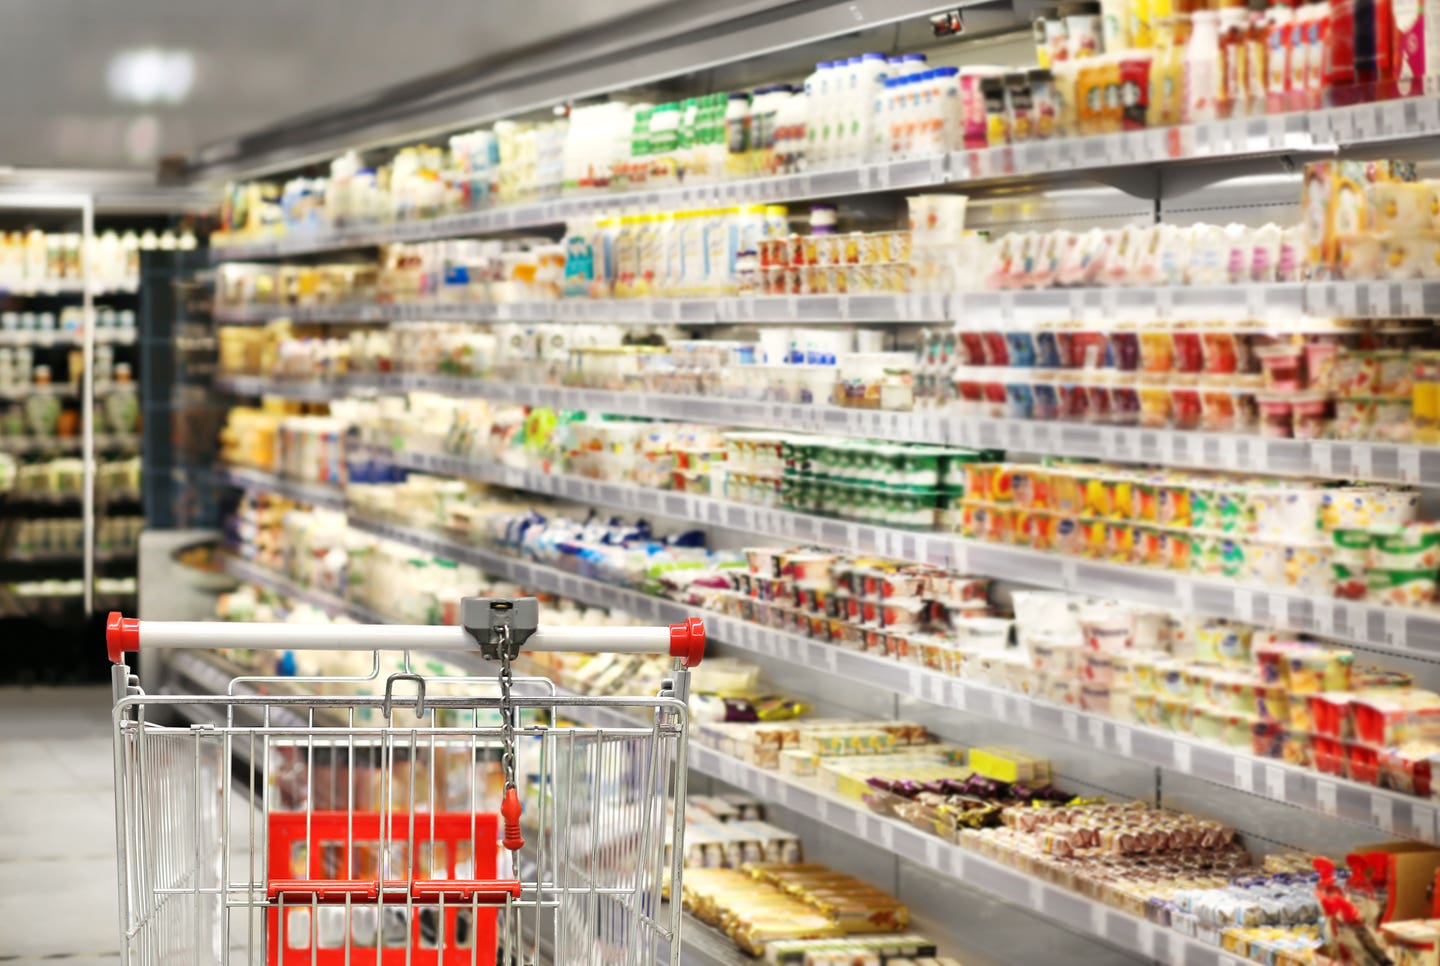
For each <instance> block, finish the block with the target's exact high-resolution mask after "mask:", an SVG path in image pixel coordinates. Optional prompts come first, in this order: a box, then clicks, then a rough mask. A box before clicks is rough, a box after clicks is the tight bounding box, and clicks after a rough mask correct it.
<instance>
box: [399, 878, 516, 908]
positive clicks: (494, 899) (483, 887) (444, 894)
mask: <svg viewBox="0 0 1440 966" xmlns="http://www.w3.org/2000/svg"><path fill="white" fill-rule="evenodd" d="M506 896H510V897H511V898H513V899H519V898H520V880H519V879H416V880H415V881H414V882H412V883H411V884H410V897H411V898H412V899H414V900H415V901H416V902H439V901H440V900H442V899H443V900H446V901H451V900H457V901H460V902H477V901H478V902H479V903H480V904H481V905H482V906H486V905H488V906H499V905H504V903H505V897H506Z"/></svg>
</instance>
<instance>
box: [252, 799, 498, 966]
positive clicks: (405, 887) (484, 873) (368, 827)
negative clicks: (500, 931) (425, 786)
mask: <svg viewBox="0 0 1440 966" xmlns="http://www.w3.org/2000/svg"><path fill="white" fill-rule="evenodd" d="M412 819H413V820H414V843H415V850H414V851H415V854H414V855H410V854H408V853H409V851H410V848H409V846H410V840H411V820H412ZM389 825H390V830H389V836H388V839H387V841H386V842H385V843H384V845H385V851H386V852H388V862H382V861H381V842H380V815H379V814H377V813H375V812H356V813H354V814H353V815H352V814H349V813H347V812H312V813H310V814H309V815H306V813H304V812H272V813H271V814H270V839H269V850H270V868H269V875H268V882H267V893H268V894H270V895H271V897H272V899H275V900H276V905H275V906H274V907H273V908H271V909H270V910H269V911H268V912H267V913H266V917H267V929H266V934H267V935H268V937H269V939H268V946H269V948H268V959H267V962H268V963H270V964H272V966H280V964H282V963H283V964H284V966H332V964H333V966H340V964H343V963H345V962H346V961H347V958H346V953H347V950H348V952H349V961H350V962H352V963H354V962H363V963H366V964H378V966H392V964H397V966H398V964H404V963H407V962H408V963H410V964H412V966H460V964H462V963H463V964H468V963H471V962H481V963H485V962H494V961H495V917H496V909H495V907H494V906H493V905H490V906H489V907H488V908H487V903H488V902H493V901H494V899H493V897H488V896H486V895H483V894H482V895H481V896H480V897H479V905H478V908H475V907H474V906H472V904H471V903H470V902H469V901H468V899H467V900H465V901H463V902H462V901H455V900H452V899H449V898H447V901H446V904H445V905H444V907H443V914H444V915H443V924H442V916H441V913H442V907H441V906H440V905H438V904H422V903H420V902H418V901H417V902H416V903H415V904H414V906H413V911H414V915H413V916H411V915H410V912H411V907H410V906H409V905H408V904H407V899H408V896H409V891H410V885H411V883H412V882H415V881H423V882H424V883H425V884H426V885H427V886H429V887H430V888H429V889H427V890H426V891H427V892H433V891H434V890H433V883H434V880H442V879H443V880H459V881H456V882H455V884H456V886H457V887H466V886H473V885H474V884H475V883H476V881H477V880H478V881H488V880H493V879H494V877H495V870H496V856H497V852H498V848H499V846H498V839H499V835H500V831H499V820H498V818H497V816H495V815H493V814H476V815H469V814H457V813H449V812H446V813H436V814H429V813H422V812H416V813H414V814H413V815H411V814H408V813H406V814H395V815H391V816H390V821H389ZM382 878H383V879H384V881H385V889H384V890H383V892H384V893H385V895H384V896H383V897H382V901H381V902H377V901H375V899H373V898H370V897H372V896H374V895H376V893H377V892H378V891H380V890H379V882H380V881H381V879H382ZM367 885H368V886H371V887H373V888H362V886H367ZM505 886H506V888H504V891H507V892H508V891H510V889H509V888H508V886H509V883H506V884H505ZM277 893H278V897H277ZM462 894H463V889H462ZM312 896H313V897H314V898H313V900H312ZM347 897H348V901H347ZM367 900H368V901H367ZM282 912H283V919H282ZM407 946H408V947H409V958H408V959H407V958H406V953H407V948H406V947H407ZM441 946H443V947H444V949H443V957H442V950H441V948H440V947H441ZM357 957H359V958H357ZM472 957H473V959H472Z"/></svg>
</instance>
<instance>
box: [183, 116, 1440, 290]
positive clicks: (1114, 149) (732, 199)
mask: <svg viewBox="0 0 1440 966" xmlns="http://www.w3.org/2000/svg"><path fill="white" fill-rule="evenodd" d="M1435 134H1440V96H1431V95H1427V96H1423V97H1412V98H1406V99H1402V100H1392V101H1380V102H1376V103H1369V104H1359V105H1352V106H1346V107H1332V108H1325V109H1322V110H1315V111H1307V112H1297V113H1290V114H1277V115H1272V116H1264V117H1249V118H1234V119H1227V120H1221V121H1210V122H1204V123H1197V124H1187V125H1180V126H1176V127H1168V128H1152V129H1145V130H1137V131H1127V132H1123V133H1119V134H1104V135H1094V136H1089V137H1078V138H1063V139H1055V140H1043V141H1030V142H1024V143H1017V144H1014V145H1009V146H1002V147H991V148H977V149H969V150H963V151H953V152H950V153H949V154H948V155H947V154H938V155H934V156H931V157H924V158H916V159H909V160H902V161H893V162H886V163H880V164H867V165H861V166H856V167H845V168H833V169H822V170H816V171H806V172H802V173H799V174H787V175H781V176H775V177H763V178H746V179H736V180H725V181H718V182H708V183H705V184H694V185H681V186H679V187H667V188H664V189H650V190H644V191H632V192H605V191H597V192H595V193H589V194H577V195H574V196H569V195H567V196H563V197H559V198H554V199H550V200H544V201H538V202H534V203H530V204H519V205H507V206H503V207H501V206H497V207H492V208H487V209H483V210H476V211H467V212H462V213H457V214H450V215H444V216H441V217H435V218H427V219H413V220H406V221H394V222H383V223H375V222H368V223H363V224H350V225H341V226H337V227H334V228H317V229H315V230H313V231H308V232H293V231H292V232H290V233H288V234H284V235H271V236H264V237H256V238H253V239H247V240H244V241H237V242H236V243H233V244H217V245H214V246H212V248H211V257H212V259H213V260H214V261H217V262H221V261H234V260H243V259H274V258H285V257H289V256H294V255H306V254H315V253H320V252H331V251H342V250H346V249H354V248H364V247H369V246H373V245H381V244H389V243H398V242H417V241H425V240H430V239H440V238H453V237H459V236H466V235H481V234H486V233H490V232H508V231H515V230H520V229H532V228H543V227H546V226H552V225H558V224H563V223H564V222H565V221H567V220H568V219H571V218H575V217H583V216H586V215H593V214H595V213H597V212H602V211H614V210H617V209H625V208H639V207H644V208H646V209H649V210H684V209H688V208H705V207H714V206H716V205H734V204H747V203H758V202H781V201H803V200H806V199H814V198H836V197H846V196H853V195H856V194H863V193H874V192H889V191H898V190H907V189H913V188H924V187H938V186H944V185H965V184H979V183H994V182H1003V181H1010V180H1014V181H1020V180H1032V179H1034V178H1036V177H1039V176H1051V175H1073V174H1083V173H1086V172H1096V173H1098V172H1102V171H1106V170H1108V169H1119V168H1134V167H1136V166H1146V165H1165V164H1175V163H1193V162H1195V161H1197V160H1201V161H1204V160H1222V159H1230V158H1241V157H1255V156H1262V155H1284V154H1297V153H1301V154H1303V153H1312V154H1331V153H1334V152H1335V151H1337V150H1339V149H1342V148H1347V147H1365V146H1371V145H1379V144H1383V143H1389V142H1394V141H1396V140H1400V139H1414V138H1422V137H1427V136H1433V135H1435Z"/></svg>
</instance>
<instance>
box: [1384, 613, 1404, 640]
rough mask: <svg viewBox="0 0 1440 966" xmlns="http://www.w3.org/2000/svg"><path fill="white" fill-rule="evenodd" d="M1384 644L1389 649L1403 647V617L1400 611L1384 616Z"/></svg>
mask: <svg viewBox="0 0 1440 966" xmlns="http://www.w3.org/2000/svg"><path fill="white" fill-rule="evenodd" d="M1385 643H1386V644H1388V645H1390V646H1391V647H1404V646H1405V615H1404V614H1403V613H1401V612H1400V611H1389V612H1387V613H1386V614H1385Z"/></svg>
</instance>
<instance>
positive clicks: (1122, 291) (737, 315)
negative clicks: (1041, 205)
mask: <svg viewBox="0 0 1440 966" xmlns="http://www.w3.org/2000/svg"><path fill="white" fill-rule="evenodd" d="M1435 315H1440V282H1435V281H1415V280H1411V281H1370V282H1251V283H1246V284H1235V285H1178V286H1133V287H1114V286H1112V287H1103V288H1100V287H1097V288H1053V289H1033V290H1031V289H1019V290H1013V291H1012V290H1007V291H999V292H991V291H983V292H955V293H952V294H949V295H943V294H939V293H929V294H918V293H903V294H896V293H891V294H873V295H755V296H730V297H725V298H714V299H559V300H553V301H544V302H506V303H495V302H454V301H441V302H436V301H424V302H397V303H385V304H380V303H373V302H372V303H342V304H336V305H318V306H288V307H287V306H236V307H230V308H217V309H216V310H215V317H216V320H217V321H219V322H224V323H232V324H258V323H261V322H268V321H271V320H273V319H278V318H286V319H290V320H292V321H295V322H313V323H322V322H332V323H352V322H399V321H407V320H409V321H419V320H427V321H432V320H450V321H463V322H495V321H525V322H540V321H574V322H618V323H632V324H637V325H644V324H664V323H669V324H675V325H756V324H763V323H776V324H793V323H808V324H816V325H826V324H835V325H840V324H845V323H850V322H867V323H879V322H894V323H910V322H943V321H951V320H954V321H958V322H959V323H960V325H962V326H965V325H967V324H968V323H970V322H972V321H973V322H974V323H975V324H976V325H985V326H994V325H1031V324H1036V323H1053V322H1054V321H1055V320H1056V319H1075V320H1079V321H1082V322H1093V323H1095V324H1097V325H1101V324H1111V323H1114V322H1115V321H1117V320H1123V321H1129V322H1147V321H1156V320H1164V319H1180V320H1193V319H1208V320H1234V321H1241V320H1253V319H1280V320H1284V321H1285V322H1286V324H1287V326H1289V327H1290V330H1293V331H1301V330H1303V323H1297V322H1296V321H1295V320H1300V319H1302V318H1304V317H1309V318H1315V319H1365V318H1374V317H1385V318H1430V317H1432V316H1435ZM1257 331H1258V330H1257ZM1325 331H1330V329H1329V328H1328V327H1326V328H1325Z"/></svg>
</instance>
